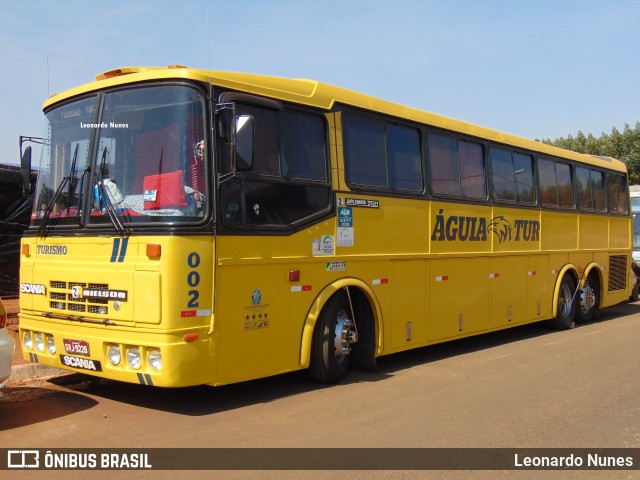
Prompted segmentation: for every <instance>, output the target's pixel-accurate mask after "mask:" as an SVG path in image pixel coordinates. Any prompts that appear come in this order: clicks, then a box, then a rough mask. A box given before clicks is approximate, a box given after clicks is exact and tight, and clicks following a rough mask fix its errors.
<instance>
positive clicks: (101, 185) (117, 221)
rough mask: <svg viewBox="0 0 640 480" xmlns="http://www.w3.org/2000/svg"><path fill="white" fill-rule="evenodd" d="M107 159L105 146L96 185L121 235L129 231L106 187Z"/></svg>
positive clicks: (95, 180)
mask: <svg viewBox="0 0 640 480" xmlns="http://www.w3.org/2000/svg"><path fill="white" fill-rule="evenodd" d="M106 159H107V147H104V148H103V149H102V158H101V159H100V175H96V177H95V179H94V186H96V187H97V188H98V196H99V197H101V198H102V199H103V200H104V205H105V208H104V209H105V210H106V211H107V215H108V217H109V220H111V223H112V224H113V228H115V229H116V231H117V232H118V233H119V234H120V235H124V234H126V233H127V229H126V228H125V227H124V225H123V224H122V222H121V221H120V218H119V217H118V214H117V212H116V209H115V208H113V203H111V198H110V197H109V193H108V192H107V190H106V188H104V182H103V180H104V166H105V162H106Z"/></svg>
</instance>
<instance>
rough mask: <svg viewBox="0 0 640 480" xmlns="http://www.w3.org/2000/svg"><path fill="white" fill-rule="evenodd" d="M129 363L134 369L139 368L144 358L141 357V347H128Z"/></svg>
mask: <svg viewBox="0 0 640 480" xmlns="http://www.w3.org/2000/svg"><path fill="white" fill-rule="evenodd" d="M127 363H128V364H129V366H130V367H131V368H133V369H134V370H138V369H139V368H140V365H141V364H142V359H141V358H140V349H139V348H138V347H129V348H127Z"/></svg>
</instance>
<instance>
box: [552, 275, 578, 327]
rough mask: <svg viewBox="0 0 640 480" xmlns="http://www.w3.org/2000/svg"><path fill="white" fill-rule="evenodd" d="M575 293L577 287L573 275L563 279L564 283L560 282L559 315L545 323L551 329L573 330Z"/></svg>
mask: <svg viewBox="0 0 640 480" xmlns="http://www.w3.org/2000/svg"><path fill="white" fill-rule="evenodd" d="M575 291H576V286H575V283H574V281H573V279H572V278H571V275H569V274H566V275H565V276H564V277H562V282H560V291H559V292H558V313H557V315H556V317H555V318H552V319H551V320H547V321H546V322H545V324H546V325H547V326H548V327H549V328H553V329H556V330H568V329H570V328H573V326H574V323H573V320H574V315H575V310H576V302H575V301H572V300H573V294H574V293H575Z"/></svg>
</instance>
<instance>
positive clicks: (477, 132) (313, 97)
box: [43, 65, 627, 172]
mask: <svg viewBox="0 0 640 480" xmlns="http://www.w3.org/2000/svg"><path fill="white" fill-rule="evenodd" d="M161 79H188V80H195V81H200V82H204V83H211V84H213V85H215V86H218V87H224V88H229V89H233V90H238V91H242V92H250V93H253V94H255V95H263V96H266V97H270V98H276V99H279V100H283V101H290V102H295V103H299V104H303V105H308V106H312V107H317V108H322V109H325V110H330V109H332V108H333V107H334V105H336V104H343V105H349V106H352V107H356V108H362V109H366V110H371V111H375V112H380V113H383V114H387V115H391V116H394V117H397V118H402V119H406V120H411V121H415V122H418V123H423V124H428V125H433V126H435V127H439V128H443V129H446V130H451V131H454V132H459V133H462V134H465V135H470V136H474V137H479V138H483V139H487V140H490V141H493V142H497V143H503V144H508V145H512V146H515V147H517V148H522V149H525V150H532V151H536V152H539V153H542V154H547V155H551V156H557V157H563V158H567V159H572V160H575V161H578V162H583V163H588V164H591V165H595V166H598V167H601V168H606V169H611V170H617V171H623V172H626V170H627V169H626V166H625V165H624V163H622V162H621V161H619V160H616V159H613V158H609V157H599V156H591V155H585V154H580V153H576V152H572V151H569V150H564V149H561V148H557V147H553V146H550V145H546V144H544V143H541V142H536V141H534V140H528V139H525V138H522V137H518V136H515V135H511V134H507V133H503V132H499V131H496V130H492V129H489V128H485V127H481V126H478V125H473V124H471V123H467V122H462V121H459V120H454V119H452V118H448V117H444V116H442V115H437V114H434V113H430V112H426V111H423V110H418V109H415V108H411V107H407V106H404V105H400V104H397V103H393V102H389V101H386V100H381V99H379V98H375V97H372V96H369V95H366V94H363V93H358V92H355V91H352V90H348V89H345V88H341V87H336V86H333V85H329V84H326V83H321V82H318V81H315V80H308V79H289V78H281V77H273V76H266V75H255V74H247V73H232V72H221V71H214V70H211V71H210V70H199V69H192V68H187V67H185V66H182V65H169V66H168V67H124V68H118V69H114V70H110V71H107V72H104V73H101V74H99V75H98V76H96V80H95V81H94V82H91V83H88V84H85V85H81V86H79V87H75V88H72V89H70V90H67V91H65V92H63V93H61V94H54V95H52V96H51V97H50V98H49V99H48V100H47V101H46V102H45V103H44V105H43V108H44V109H45V110H46V109H48V108H49V107H51V106H53V105H54V104H56V103H58V102H61V101H64V100H66V99H68V98H70V97H73V96H76V95H81V94H83V93H87V92H91V91H95V90H99V89H103V88H106V87H112V86H118V85H125V84H129V83H138V82H144V81H149V80H161Z"/></svg>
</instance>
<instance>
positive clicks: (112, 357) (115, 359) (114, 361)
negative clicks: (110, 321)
mask: <svg viewBox="0 0 640 480" xmlns="http://www.w3.org/2000/svg"><path fill="white" fill-rule="evenodd" d="M107 356H108V357H109V362H111V365H120V360H122V354H121V353H120V345H109V349H108V350H107Z"/></svg>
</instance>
